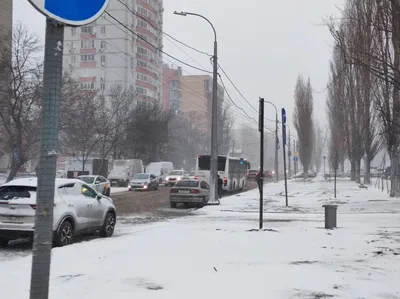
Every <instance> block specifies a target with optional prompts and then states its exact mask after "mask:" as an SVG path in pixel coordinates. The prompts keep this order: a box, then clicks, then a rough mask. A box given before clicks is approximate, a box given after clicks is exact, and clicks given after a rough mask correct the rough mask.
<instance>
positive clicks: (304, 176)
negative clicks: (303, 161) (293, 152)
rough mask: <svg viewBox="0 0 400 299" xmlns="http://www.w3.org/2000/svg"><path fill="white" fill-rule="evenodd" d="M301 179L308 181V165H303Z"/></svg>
mask: <svg viewBox="0 0 400 299" xmlns="http://www.w3.org/2000/svg"><path fill="white" fill-rule="evenodd" d="M303 178H304V179H305V180H306V179H308V165H307V166H304V165H303Z"/></svg>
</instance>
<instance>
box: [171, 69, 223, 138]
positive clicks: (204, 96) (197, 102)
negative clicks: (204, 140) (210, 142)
mask: <svg viewBox="0 0 400 299" xmlns="http://www.w3.org/2000/svg"><path fill="white" fill-rule="evenodd" d="M180 88H181V89H180V101H179V103H180V105H179V111H180V112H181V113H182V114H190V117H191V119H193V121H196V122H198V125H199V128H201V129H203V130H205V131H206V132H207V134H209V135H211V117H212V113H211V111H212V77H211V76H209V75H190V76H182V77H181V78H180ZM217 99H218V104H219V106H220V108H221V107H222V105H223V103H224V89H223V87H222V86H221V85H220V84H218V93H217Z"/></svg>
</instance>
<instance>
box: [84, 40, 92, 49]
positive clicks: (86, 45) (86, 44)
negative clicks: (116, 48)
mask: <svg viewBox="0 0 400 299" xmlns="http://www.w3.org/2000/svg"><path fill="white" fill-rule="evenodd" d="M94 48H96V41H95V40H82V41H81V49H94Z"/></svg>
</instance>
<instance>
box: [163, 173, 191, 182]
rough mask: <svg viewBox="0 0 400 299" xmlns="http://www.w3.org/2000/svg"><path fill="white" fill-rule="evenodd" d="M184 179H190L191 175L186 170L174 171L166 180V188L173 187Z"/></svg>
mask: <svg viewBox="0 0 400 299" xmlns="http://www.w3.org/2000/svg"><path fill="white" fill-rule="evenodd" d="M183 179H189V174H188V173H187V172H186V171H185V170H172V171H171V172H170V173H169V174H168V175H167V176H166V178H165V186H173V185H175V184H176V182H179V181H181V180H183Z"/></svg>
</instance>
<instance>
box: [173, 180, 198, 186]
mask: <svg viewBox="0 0 400 299" xmlns="http://www.w3.org/2000/svg"><path fill="white" fill-rule="evenodd" d="M175 187H187V188H198V187H199V181H180V182H178V183H176V184H175Z"/></svg>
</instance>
